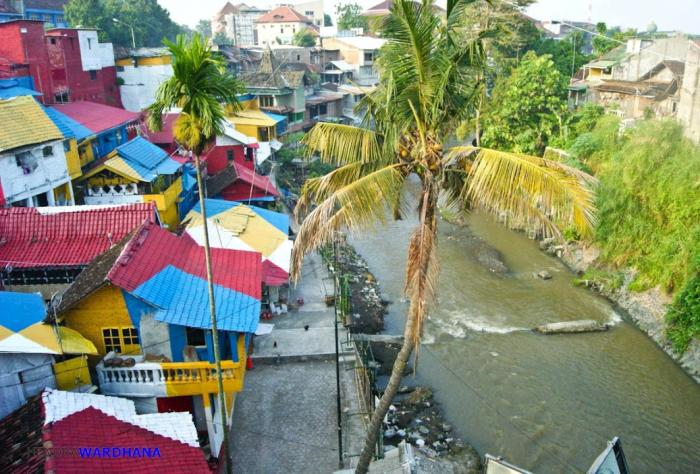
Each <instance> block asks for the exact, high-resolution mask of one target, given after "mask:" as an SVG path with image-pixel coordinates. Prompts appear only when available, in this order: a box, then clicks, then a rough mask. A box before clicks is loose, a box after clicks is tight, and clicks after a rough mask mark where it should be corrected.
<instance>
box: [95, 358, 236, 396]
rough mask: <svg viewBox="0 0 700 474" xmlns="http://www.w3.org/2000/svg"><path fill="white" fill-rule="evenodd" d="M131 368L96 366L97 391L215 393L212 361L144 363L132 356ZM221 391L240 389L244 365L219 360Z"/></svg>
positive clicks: (138, 394)
mask: <svg viewBox="0 0 700 474" xmlns="http://www.w3.org/2000/svg"><path fill="white" fill-rule="evenodd" d="M134 359H136V361H137V362H136V364H135V365H134V366H133V367H105V365H104V361H102V362H100V363H99V364H98V365H97V377H98V381H99V384H100V390H101V391H102V393H103V394H105V395H114V396H121V397H178V396H186V395H203V394H208V393H217V392H218V385H217V373H216V365H215V364H213V363H211V362H143V356H135V357H134ZM221 370H222V376H223V377H222V378H223V382H224V392H226V393H231V392H240V391H241V390H242V389H243V377H244V375H245V371H244V366H243V364H241V363H240V362H234V361H232V360H225V361H221Z"/></svg>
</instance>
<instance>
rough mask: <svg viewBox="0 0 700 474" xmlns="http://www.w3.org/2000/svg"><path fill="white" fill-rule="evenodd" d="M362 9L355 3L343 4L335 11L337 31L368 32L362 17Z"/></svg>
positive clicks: (365, 21)
mask: <svg viewBox="0 0 700 474" xmlns="http://www.w3.org/2000/svg"><path fill="white" fill-rule="evenodd" d="M362 11H363V10H362V7H361V6H360V5H358V4H357V3H345V4H342V5H338V6H337V7H336V9H335V15H336V22H337V24H338V31H343V30H349V29H352V28H363V29H364V30H365V31H368V29H369V25H368V24H367V18H366V17H364V16H362Z"/></svg>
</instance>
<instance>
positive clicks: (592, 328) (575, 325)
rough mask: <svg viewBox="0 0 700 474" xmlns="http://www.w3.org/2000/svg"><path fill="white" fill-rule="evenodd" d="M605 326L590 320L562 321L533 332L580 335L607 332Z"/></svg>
mask: <svg viewBox="0 0 700 474" xmlns="http://www.w3.org/2000/svg"><path fill="white" fill-rule="evenodd" d="M608 329H609V326H608V325H607V324H600V323H598V322H597V321H593V320H592V319H582V320H579V321H562V322H560V323H549V324H543V325H541V326H537V327H536V328H534V329H533V331H534V332H537V333H540V334H547V335H549V334H580V333H584V332H600V331H607V330H608Z"/></svg>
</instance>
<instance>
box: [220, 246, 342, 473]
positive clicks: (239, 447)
mask: <svg viewBox="0 0 700 474" xmlns="http://www.w3.org/2000/svg"><path fill="white" fill-rule="evenodd" d="M332 293H333V280H332V278H331V277H330V276H329V274H328V271H327V269H326V267H325V266H324V265H323V262H322V260H321V257H320V256H319V255H316V254H314V255H310V256H309V257H307V259H306V260H305V262H304V267H303V269H302V279H301V282H300V285H299V286H298V287H297V288H293V289H292V291H291V298H290V299H291V300H296V299H297V298H303V299H304V305H302V306H300V307H299V309H298V310H294V311H290V312H289V313H288V314H286V315H281V316H275V317H274V318H273V319H272V320H271V321H265V322H266V323H272V324H274V325H275V327H274V329H273V330H272V333H270V334H268V335H265V336H257V337H255V339H254V351H253V355H252V359H253V364H254V368H253V369H252V370H250V371H248V373H247V374H246V379H245V388H244V389H243V391H242V392H241V393H239V394H238V396H237V397H236V405H235V407H234V421H233V429H232V433H231V434H232V435H231V448H232V454H233V459H234V465H233V468H234V472H236V473H244V474H249V473H250V474H268V473H269V474H275V473H297V472H298V473H330V472H333V471H335V470H336V469H338V444H337V443H338V438H337V436H338V435H337V418H336V385H335V384H336V382H335V334H334V310H333V307H328V306H326V303H325V297H326V295H327V294H329V295H330V294H332ZM305 326H308V329H305ZM345 338H346V335H345V329H343V328H342V327H341V333H340V340H341V341H344V340H345ZM342 350H343V346H341V351H342Z"/></svg>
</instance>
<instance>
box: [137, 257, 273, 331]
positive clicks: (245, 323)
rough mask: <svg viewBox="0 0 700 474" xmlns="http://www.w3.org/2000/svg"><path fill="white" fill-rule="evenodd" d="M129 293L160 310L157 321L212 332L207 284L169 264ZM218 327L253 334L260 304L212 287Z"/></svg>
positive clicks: (217, 286) (253, 299) (245, 297)
mask: <svg viewBox="0 0 700 474" xmlns="http://www.w3.org/2000/svg"><path fill="white" fill-rule="evenodd" d="M132 294H133V295H134V296H136V297H138V298H141V299H142V300H144V301H146V302H148V303H150V304H152V305H153V306H156V307H157V308H159V310H158V311H157V312H156V314H155V319H156V321H162V322H166V323H168V324H177V325H179V326H187V327H192V328H201V329H211V316H210V314H209V296H208V293H207V281H206V280H205V279H203V278H199V277H197V276H194V275H190V274H189V273H186V272H184V271H182V270H180V269H179V268H177V267H174V266H172V265H168V266H167V267H165V268H164V269H163V270H161V271H160V272H158V273H157V274H156V275H155V276H153V277H152V278H150V279H148V280H146V281H145V282H144V283H142V284H141V285H139V286H138V287H137V288H136V289H135V290H134V291H133V292H132ZM214 301H215V302H216V315H217V328H218V329H220V330H223V331H236V332H250V333H252V332H255V329H257V327H258V321H259V320H260V301H259V300H257V299H255V298H253V297H251V296H248V295H246V294H243V293H240V292H238V291H235V290H232V289H229V288H226V287H224V286H221V285H214Z"/></svg>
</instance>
